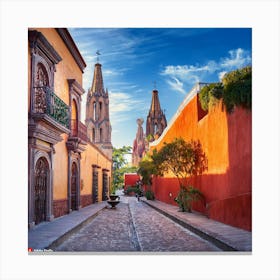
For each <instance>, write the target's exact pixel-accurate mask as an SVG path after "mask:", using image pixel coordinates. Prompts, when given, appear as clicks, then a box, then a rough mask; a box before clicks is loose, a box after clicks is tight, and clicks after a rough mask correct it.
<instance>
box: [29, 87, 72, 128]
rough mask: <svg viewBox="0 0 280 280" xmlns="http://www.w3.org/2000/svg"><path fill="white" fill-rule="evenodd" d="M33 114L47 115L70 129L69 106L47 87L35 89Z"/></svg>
mask: <svg viewBox="0 0 280 280" xmlns="http://www.w3.org/2000/svg"><path fill="white" fill-rule="evenodd" d="M32 112H33V113H35V114H38V113H39V114H40V113H41V114H47V115H48V116H50V117H51V118H52V119H54V120H55V121H57V122H58V123H59V124H61V125H63V126H64V127H66V128H68V129H69V106H68V105H67V104H65V103H64V102H63V101H62V100H61V99H60V98H59V97H58V96H57V95H56V94H55V93H54V92H52V90H51V89H50V88H49V87H47V86H43V87H34V99H33V108H32Z"/></svg>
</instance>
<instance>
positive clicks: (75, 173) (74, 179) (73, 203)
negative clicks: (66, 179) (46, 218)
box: [71, 162, 78, 210]
mask: <svg viewBox="0 0 280 280" xmlns="http://www.w3.org/2000/svg"><path fill="white" fill-rule="evenodd" d="M77 183H78V168H77V164H76V163H75V162H73V163H72V167H71V209H72V210H77V186H78V184H77Z"/></svg>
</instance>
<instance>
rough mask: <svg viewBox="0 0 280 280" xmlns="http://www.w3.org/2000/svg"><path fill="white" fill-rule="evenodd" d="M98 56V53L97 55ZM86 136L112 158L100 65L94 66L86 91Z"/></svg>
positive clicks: (107, 111)
mask: <svg viewBox="0 0 280 280" xmlns="http://www.w3.org/2000/svg"><path fill="white" fill-rule="evenodd" d="M97 54H98V55H100V53H99V52H98V53H97ZM86 106H87V107H86V126H87V135H88V138H89V139H90V141H91V142H92V143H93V144H94V145H96V146H97V147H99V148H100V149H101V150H102V151H103V152H104V153H105V154H106V155H107V156H108V157H109V158H112V150H113V146H112V142H111V132H112V128H111V123H110V114H109V94H108V90H107V89H106V91H105V90H104V85H103V77H102V70H101V64H100V63H99V62H97V63H96V64H95V66H94V74H93V81H92V86H91V88H90V89H89V91H88V95H87V105H86Z"/></svg>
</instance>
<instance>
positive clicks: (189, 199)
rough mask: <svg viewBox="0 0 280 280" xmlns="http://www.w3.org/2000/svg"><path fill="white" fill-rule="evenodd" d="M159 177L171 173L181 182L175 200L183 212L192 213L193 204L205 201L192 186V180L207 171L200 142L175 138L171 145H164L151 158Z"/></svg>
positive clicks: (205, 159)
mask: <svg viewBox="0 0 280 280" xmlns="http://www.w3.org/2000/svg"><path fill="white" fill-rule="evenodd" d="M151 158H152V160H153V163H154V166H155V169H156V170H157V174H158V175H161V176H162V175H163V174H164V173H166V172H168V171H170V172H172V173H173V174H174V175H175V176H176V178H177V179H178V181H179V184H180V190H179V193H178V195H177V197H176V198H175V201H176V202H177V203H178V205H179V207H180V209H181V211H189V212H191V208H192V203H193V201H196V200H203V198H204V197H203V194H202V193H201V192H200V191H199V190H198V189H196V188H194V187H193V186H191V185H190V178H191V177H192V176H195V175H199V174H202V173H203V172H204V171H205V170H207V167H208V163H207V158H206V155H205V153H204V152H203V150H202V146H201V143H200V142H199V141H194V140H191V141H190V142H186V141H185V140H184V139H182V138H175V139H174V140H173V141H172V142H171V143H164V146H163V147H162V148H161V149H160V150H159V151H157V150H154V151H153V154H152V156H151Z"/></svg>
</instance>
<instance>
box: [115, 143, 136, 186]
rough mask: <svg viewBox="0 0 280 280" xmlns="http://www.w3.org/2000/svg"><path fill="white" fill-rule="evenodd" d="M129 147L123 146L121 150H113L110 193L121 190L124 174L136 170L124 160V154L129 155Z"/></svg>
mask: <svg viewBox="0 0 280 280" xmlns="http://www.w3.org/2000/svg"><path fill="white" fill-rule="evenodd" d="M131 149H132V148H131V147H130V146H123V147H122V148H113V156H112V158H113V183H112V188H113V189H112V191H114V190H116V189H119V188H121V187H122V186H123V185H124V174H125V173H134V172H136V171H137V168H136V167H134V166H129V165H128V163H127V160H126V158H125V155H126V154H129V153H131Z"/></svg>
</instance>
